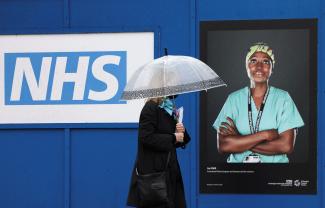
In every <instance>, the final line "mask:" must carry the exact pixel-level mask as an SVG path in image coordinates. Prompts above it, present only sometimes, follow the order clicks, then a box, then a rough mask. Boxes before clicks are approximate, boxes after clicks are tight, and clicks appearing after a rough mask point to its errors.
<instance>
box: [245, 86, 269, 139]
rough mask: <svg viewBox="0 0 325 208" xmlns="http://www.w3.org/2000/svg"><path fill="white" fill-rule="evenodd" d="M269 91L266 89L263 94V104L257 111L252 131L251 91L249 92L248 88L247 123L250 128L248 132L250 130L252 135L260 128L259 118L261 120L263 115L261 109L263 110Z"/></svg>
mask: <svg viewBox="0 0 325 208" xmlns="http://www.w3.org/2000/svg"><path fill="white" fill-rule="evenodd" d="M269 91H270V88H269V87H268V88H267V91H266V93H265V94H264V98H263V102H262V104H261V107H260V109H259V111H258V114H257V119H256V124H255V129H254V126H253V117H252V104H251V90H250V88H248V121H249V127H250V130H251V134H254V133H256V132H258V128H259V126H260V122H261V118H262V114H263V109H264V106H265V103H266V99H267V97H268V95H269Z"/></svg>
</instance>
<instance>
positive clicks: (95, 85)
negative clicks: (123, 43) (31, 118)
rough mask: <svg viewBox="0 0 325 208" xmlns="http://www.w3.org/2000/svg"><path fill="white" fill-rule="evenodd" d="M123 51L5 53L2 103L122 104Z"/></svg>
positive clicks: (123, 84)
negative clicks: (3, 96)
mask: <svg viewBox="0 0 325 208" xmlns="http://www.w3.org/2000/svg"><path fill="white" fill-rule="evenodd" d="M126 63H127V52H126V51H94V52H44V53H42V52H31V53H4V67H5V74H4V79H5V80H4V81H5V105H51V104H56V105H65V104H124V103H126V102H125V101H120V100H119V99H120V97H121V94H122V91H123V88H124V86H125V84H126Z"/></svg>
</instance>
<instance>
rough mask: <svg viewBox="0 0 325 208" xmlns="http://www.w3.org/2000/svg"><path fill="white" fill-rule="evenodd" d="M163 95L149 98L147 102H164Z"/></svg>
mask: <svg viewBox="0 0 325 208" xmlns="http://www.w3.org/2000/svg"><path fill="white" fill-rule="evenodd" d="M163 99H164V98H163V97H154V98H148V99H147V101H146V102H149V101H153V102H155V103H157V104H158V105H160V104H161V103H162V102H163Z"/></svg>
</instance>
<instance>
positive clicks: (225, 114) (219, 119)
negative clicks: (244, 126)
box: [212, 96, 233, 132]
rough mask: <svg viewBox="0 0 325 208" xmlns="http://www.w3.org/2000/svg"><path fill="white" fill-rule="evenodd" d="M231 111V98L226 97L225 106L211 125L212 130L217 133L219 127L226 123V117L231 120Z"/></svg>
mask: <svg viewBox="0 0 325 208" xmlns="http://www.w3.org/2000/svg"><path fill="white" fill-rule="evenodd" d="M232 114H233V109H232V103H231V98H230V97H229V96H228V98H227V100H226V102H225V104H224V105H223V107H222V109H221V111H220V113H219V115H218V117H217V119H216V120H215V122H214V123H213V125H212V126H213V128H214V129H215V130H217V131H218V132H219V127H220V125H221V123H222V122H227V117H230V118H233V117H232Z"/></svg>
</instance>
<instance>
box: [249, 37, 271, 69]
mask: <svg viewBox="0 0 325 208" xmlns="http://www.w3.org/2000/svg"><path fill="white" fill-rule="evenodd" d="M255 52H263V53H266V54H267V55H268V56H269V57H270V58H271V60H272V65H274V64H275V60H274V54H273V50H272V49H271V48H270V46H268V45H267V44H266V43H263V42H259V43H255V44H254V45H252V46H251V47H250V48H249V50H248V53H247V55H246V63H248V60H249V58H250V57H251V56H252V55H253V54H254V53H255Z"/></svg>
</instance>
